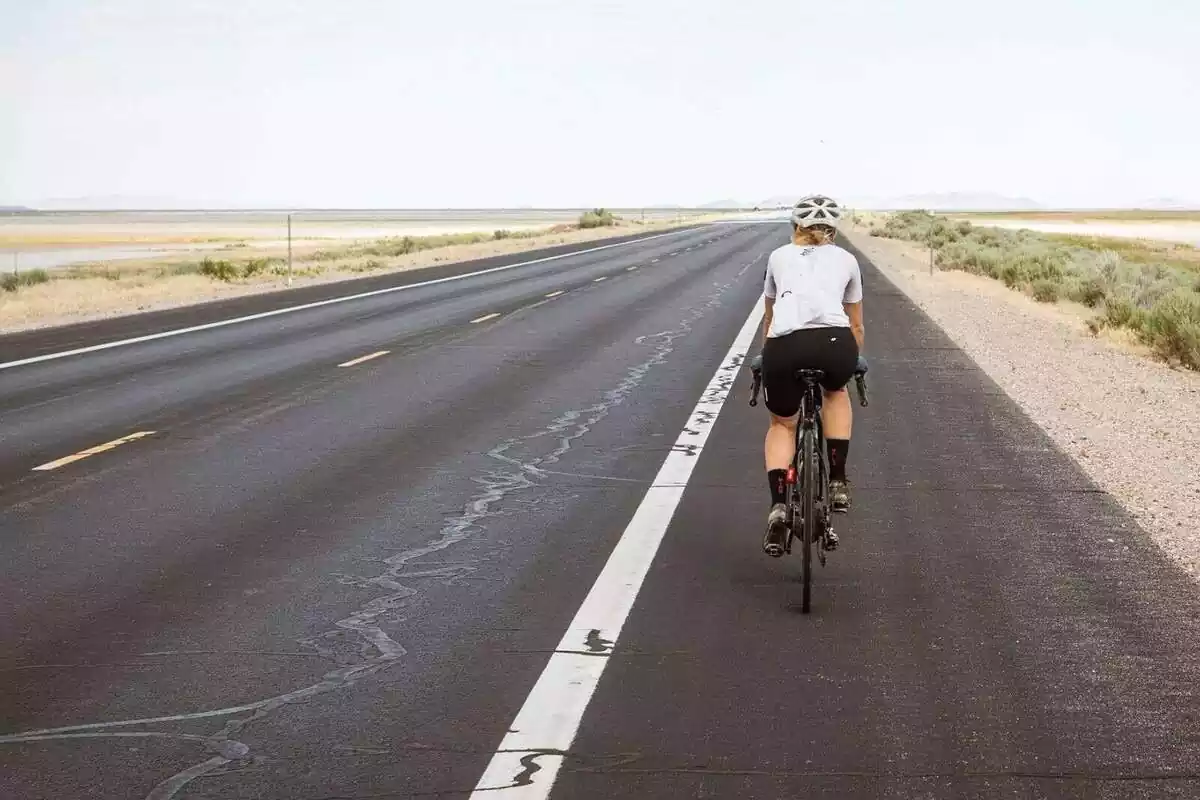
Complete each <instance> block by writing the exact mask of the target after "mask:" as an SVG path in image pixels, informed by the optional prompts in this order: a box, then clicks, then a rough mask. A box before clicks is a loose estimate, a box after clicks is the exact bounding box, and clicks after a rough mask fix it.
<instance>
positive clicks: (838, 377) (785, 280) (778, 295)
mask: <svg viewBox="0 0 1200 800" xmlns="http://www.w3.org/2000/svg"><path fill="white" fill-rule="evenodd" d="M841 216H842V211H841V208H839V207H838V204H837V203H836V202H835V201H834V200H832V199H830V198H828V197H825V196H823V195H811V196H809V197H805V198H804V199H803V200H801V201H800V202H799V203H797V204H796V207H795V208H793V209H792V242H791V243H790V244H785V245H782V246H781V247H779V248H777V249H776V250H775V251H773V252H772V253H771V255H770V258H769V259H768V260H767V274H766V278H765V279H764V281H763V298H764V303H765V305H766V313H765V315H764V317H763V348H762V355H760V356H759V357H758V358H756V359H755V362H758V363H761V368H762V376H763V395H764V400H765V403H766V406H767V410H768V411H769V412H770V413H771V420H770V426H769V427H768V429H767V436H766V442H765V445H764V455H765V460H766V469H767V480H768V482H769V484H770V487H771V512H770V514H769V515H768V517H767V533H766V536H765V537H764V538H763V551H764V552H766V553H767V555H770V556H773V557H776V558H778V557H779V556H781V555H783V544H784V540H785V537H786V535H787V522H786V519H787V508H786V502H787V495H786V488H785V484H784V480H785V477H786V475H787V469H788V466H789V465H790V464H791V462H792V458H793V457H794V456H795V451H796V426H797V424H798V421H799V411H800V400H801V396H802V394H803V391H804V390H803V385H802V384H801V383H800V381H799V380H798V379H797V378H796V371H797V370H800V369H820V370H824V372H825V378H824V380H823V381H822V384H821V386H822V389H823V390H824V395H823V398H822V403H821V422H822V425H823V427H824V433H825V439H826V443H827V447H828V453H829V494H830V501H831V505H832V507H833V510H834V511H846V510H847V509H849V507H850V493H849V487H848V481H847V479H846V457H847V455H848V453H849V450H850V428H851V418H852V412H851V410H850V409H851V405H850V393H849V392H848V391H846V384H848V383H849V382H850V379H851V378H852V377H854V373H855V371H856V370H859V371H865V370H866V362H865V361H864V360H863V359H862V357H861V356H860V352H861V351H862V347H863V334H864V327H863V317H862V299H863V290H862V272H861V270H860V268H859V264H858V259H856V258H855V257H854V256H853V255H852V254H851V253H850V252H849V251H847V250H845V249H843V248H841V247H839V246H837V245H836V244H834V243H833V242H834V238H835V237H836V236H837V228H838V222H839V220H840V219H841ZM760 359H761V361H760ZM837 544H838V542H837V536H836V534H831V536H830V539H829V542H828V547H829V548H830V549H832V548H834V547H837Z"/></svg>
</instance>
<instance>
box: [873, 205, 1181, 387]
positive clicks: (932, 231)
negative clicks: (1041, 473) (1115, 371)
mask: <svg viewBox="0 0 1200 800" xmlns="http://www.w3.org/2000/svg"><path fill="white" fill-rule="evenodd" d="M870 235H871V236H875V237H886V238H889V239H899V240H905V241H909V242H919V243H922V244H926V245H927V246H928V245H929V244H932V246H933V247H934V248H935V250H936V263H937V265H938V267H939V268H941V269H943V270H958V271H963V272H968V273H971V274H974V275H980V276H983V277H986V278H991V279H995V280H998V281H1000V282H1002V283H1003V284H1004V285H1005V286H1007V287H1009V288H1010V289H1015V290H1018V291H1022V292H1025V293H1027V294H1028V295H1029V296H1031V297H1032V298H1034V299H1035V300H1037V301H1039V302H1043V303H1057V302H1059V301H1061V300H1070V301H1073V302H1075V303H1081V304H1083V305H1085V306H1087V307H1089V308H1091V309H1094V316H1093V317H1092V319H1091V320H1090V323H1089V324H1090V327H1091V328H1092V330H1093V331H1094V332H1096V333H1100V332H1102V331H1104V330H1106V329H1126V330H1129V331H1131V332H1133V333H1134V334H1136V336H1137V338H1138V340H1139V341H1140V342H1142V343H1143V344H1145V345H1147V346H1149V347H1150V348H1151V349H1153V351H1154V352H1155V353H1156V354H1157V355H1158V356H1159V357H1161V358H1162V359H1164V360H1166V361H1169V362H1173V363H1179V364H1181V365H1183V366H1185V367H1188V368H1190V369H1194V370H1200V252H1198V251H1196V250H1195V249H1194V248H1191V247H1188V246H1185V245H1175V244H1169V243H1163V242H1153V243H1150V242H1143V241H1139V240H1133V239H1117V240H1116V241H1115V245H1116V246H1115V247H1114V246H1109V245H1108V244H1107V243H1106V242H1105V241H1104V240H1100V239H1097V238H1094V237H1087V236H1076V235H1063V234H1046V233H1038V232H1034V231H1031V230H1027V229H1016V230H1009V229H1005V228H995V227H990V226H984V227H977V226H974V225H972V224H971V223H970V222H968V221H966V220H957V221H956V220H952V219H948V218H946V217H943V216H940V215H930V214H926V213H924V212H916V211H905V212H898V213H895V214H892V215H890V216H889V217H888V218H887V220H886V221H885V222H884V223H883V224H882V225H879V224H877V225H875V226H873V227H872V228H871V229H870Z"/></svg>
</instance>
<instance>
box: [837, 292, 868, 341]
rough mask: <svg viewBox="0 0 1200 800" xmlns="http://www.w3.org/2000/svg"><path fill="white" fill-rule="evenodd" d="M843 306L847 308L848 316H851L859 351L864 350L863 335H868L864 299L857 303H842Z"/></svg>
mask: <svg viewBox="0 0 1200 800" xmlns="http://www.w3.org/2000/svg"><path fill="white" fill-rule="evenodd" d="M842 308H844V309H846V316H847V317H849V318H850V331H851V332H852V333H853V334H854V341H856V342H858V352H860V353H861V352H862V351H863V337H864V336H865V335H866V328H865V327H864V326H863V313H862V300H859V301H858V302H857V303H842Z"/></svg>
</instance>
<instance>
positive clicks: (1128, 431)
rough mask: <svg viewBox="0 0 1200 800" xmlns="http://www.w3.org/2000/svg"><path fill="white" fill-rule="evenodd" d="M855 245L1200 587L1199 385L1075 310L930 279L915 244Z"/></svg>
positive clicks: (935, 276)
mask: <svg viewBox="0 0 1200 800" xmlns="http://www.w3.org/2000/svg"><path fill="white" fill-rule="evenodd" d="M847 238H848V239H849V241H850V243H851V244H852V245H854V246H855V247H857V248H858V249H859V250H860V251H861V252H862V253H863V254H864V255H866V256H867V257H868V258H869V259H871V261H872V262H873V263H874V264H875V266H876V267H878V269H879V271H880V272H882V273H883V275H884V276H886V277H887V279H888V280H889V281H890V282H891V283H892V284H894V285H895V286H896V287H897V288H898V289H899V290H900V291H902V292H904V293H905V294H906V295H907V296H908V297H909V298H910V299H911V300H912V301H913V302H914V303H915V304H916V305H917V306H918V307H919V308H920V309H921V310H922V311H924V312H925V313H926V314H928V315H929V316H930V318H932V319H933V321H934V322H936V323H937V325H938V326H939V327H941V328H942V329H943V330H944V331H945V332H946V333H947V334H948V335H949V336H950V338H951V339H953V340H954V342H955V344H957V345H958V346H959V347H961V348H962V349H963V351H964V352H966V353H967V354H968V355H969V356H970V357H971V358H972V359H973V360H974V361H975V362H976V363H977V364H978V365H979V366H980V368H982V369H983V370H984V372H986V373H987V375H988V376H989V377H990V378H991V379H992V380H993V381H995V382H996V383H997V384H998V385H999V386H1000V387H1001V388H1002V389H1003V390H1004V391H1005V393H1007V394H1008V396H1009V397H1011V398H1012V399H1013V400H1014V401H1015V402H1016V403H1017V404H1018V405H1019V406H1020V407H1021V409H1022V410H1023V411H1024V412H1025V413H1026V414H1028V415H1029V417H1030V418H1031V419H1032V420H1033V421H1034V422H1036V423H1037V425H1038V426H1039V427H1040V428H1041V429H1042V430H1044V431H1045V432H1046V433H1047V434H1048V435H1049V436H1050V437H1051V439H1053V441H1054V442H1055V444H1056V445H1058V446H1059V447H1060V448H1062V449H1063V450H1064V451H1065V452H1066V453H1068V454H1069V455H1070V456H1071V458H1072V459H1074V461H1075V462H1076V463H1077V464H1078V465H1079V466H1080V467H1081V468H1082V469H1083V470H1084V471H1085V472H1086V473H1087V475H1088V476H1089V477H1090V478H1091V479H1092V480H1094V481H1095V482H1096V483H1097V484H1098V485H1099V486H1100V487H1101V488H1103V489H1104V490H1105V491H1107V492H1109V493H1110V494H1111V495H1112V496H1113V497H1114V498H1116V499H1117V500H1118V501H1119V502H1120V503H1121V505H1122V506H1124V508H1125V509H1127V510H1128V511H1129V512H1130V513H1131V514H1132V515H1133V517H1134V518H1135V519H1136V520H1137V521H1138V523H1139V525H1141V526H1142V528H1144V529H1145V530H1146V532H1147V533H1148V534H1149V535H1150V536H1151V538H1152V539H1153V540H1154V542H1155V543H1156V544H1157V545H1158V546H1159V547H1161V548H1162V549H1163V550H1164V551H1165V552H1166V553H1167V554H1168V555H1170V556H1171V558H1172V559H1174V560H1175V561H1176V562H1177V563H1178V564H1179V565H1180V566H1181V567H1182V568H1183V569H1184V570H1186V571H1187V572H1188V574H1189V575H1191V577H1192V578H1193V580H1196V581H1198V582H1200V467H1197V465H1196V459H1195V456H1194V451H1195V447H1196V445H1197V443H1200V375H1197V374H1193V373H1188V372H1185V371H1183V370H1179V369H1173V368H1171V367H1168V366H1166V365H1164V364H1162V363H1159V362H1156V361H1153V360H1151V359H1149V358H1147V357H1146V356H1145V354H1144V351H1142V350H1140V349H1138V348H1136V347H1133V346H1130V345H1127V344H1124V343H1117V342H1112V341H1108V340H1104V339H1097V338H1095V337H1093V336H1091V335H1089V334H1088V332H1087V329H1086V327H1085V325H1084V324H1083V320H1082V317H1081V316H1080V315H1078V314H1075V313H1073V312H1072V311H1071V310H1070V309H1066V310H1064V309H1060V308H1057V307H1050V306H1047V305H1045V304H1041V303H1037V302H1036V301H1034V300H1032V299H1031V298H1029V297H1026V296H1025V295H1022V294H1020V293H1018V292H1013V291H1010V290H1008V289H1007V288H1005V287H1004V286H1003V285H1002V284H1000V283H998V282H996V281H993V280H990V279H987V278H981V277H978V276H974V275H968V274H966V273H960V272H943V271H939V270H936V269H935V270H933V272H932V274H930V269H929V262H928V251H922V250H921V249H920V248H919V247H917V246H915V245H912V244H909V243H904V242H893V241H890V240H883V239H879V238H875V237H870V236H867V235H865V234H862V233H850V234H848V235H847ZM869 306H870V298H868V299H867V309H866V316H867V321H868V328H869V326H870V317H871V312H870V307H869ZM869 337H870V334H869V332H868V338H869ZM1047 488H1048V489H1052V488H1053V487H1047Z"/></svg>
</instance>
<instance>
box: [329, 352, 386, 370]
mask: <svg viewBox="0 0 1200 800" xmlns="http://www.w3.org/2000/svg"><path fill="white" fill-rule="evenodd" d="M390 352H391V350H378V351H376V352H374V353H368V354H367V355H365V356H359V357H358V358H355V359H351V360H350V361H346V362H343V363H341V364H338V366H339V367H353V366H357V365H358V364H361V363H363V362H364V361H370V360H371V359H373V358H379V357H380V356H386V355H387V354H388V353H390Z"/></svg>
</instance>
